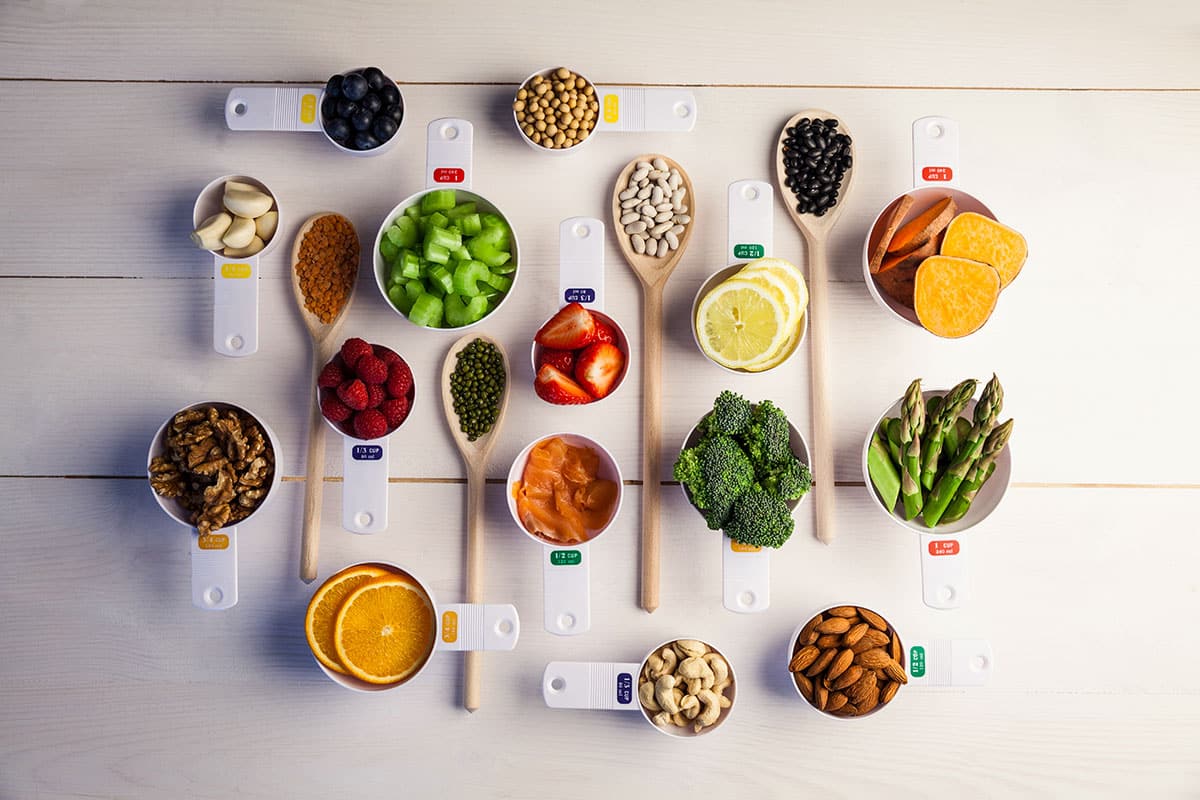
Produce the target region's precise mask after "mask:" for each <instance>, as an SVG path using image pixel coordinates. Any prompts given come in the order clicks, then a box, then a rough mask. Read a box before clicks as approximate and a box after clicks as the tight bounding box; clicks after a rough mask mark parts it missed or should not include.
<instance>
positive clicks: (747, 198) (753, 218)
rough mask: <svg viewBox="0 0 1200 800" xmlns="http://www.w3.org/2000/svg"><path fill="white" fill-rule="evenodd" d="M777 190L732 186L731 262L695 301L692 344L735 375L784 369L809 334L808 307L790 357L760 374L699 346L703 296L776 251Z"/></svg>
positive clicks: (754, 184)
mask: <svg viewBox="0 0 1200 800" xmlns="http://www.w3.org/2000/svg"><path fill="white" fill-rule="evenodd" d="M774 191H775V190H774V188H773V187H772V186H771V184H769V183H767V182H766V181H754V180H740V181H734V182H733V183H731V184H729V191H728V209H729V215H728V216H729V218H728V222H727V225H728V228H727V231H726V237H725V243H726V252H727V253H728V255H727V258H728V259H729V262H728V265H727V266H726V267H724V268H723V269H719V270H717V271H716V272H714V273H713V274H712V275H709V276H708V278H707V279H706V280H705V281H704V283H702V284H701V285H700V288H699V289H697V290H696V296H695V298H693V299H692V341H694V342H695V343H696V349H697V350H699V351H700V353H701V354H702V355H703V356H704V357H705V358H707V359H708V361H709V363H712V364H716V366H718V367H720V368H721V369H723V370H725V371H726V372H731V373H733V374H735V375H758V374H761V373H763V372H770V371H771V370H773V369H776V368H777V367H781V366H783V365H784V364H786V363H788V362H789V361H791V360H792V356H794V355H795V354H796V351H797V350H799V349H800V343H801V342H803V341H804V336H805V334H807V333H808V309H807V308H806V309H805V310H804V314H803V316H802V318H801V320H800V328H799V330H798V332H797V336H796V341H795V342H793V343H791V344H788V345H785V346H787V347H790V348H791V350H790V351H789V352H788V355H787V357H785V358H784V359H783V360H782V361H780V362H779V363H778V364H776V365H775V366H773V367H769V368H768V369H765V370H761V372H750V371H749V370H744V369H730V368H729V367H726V366H724V365H723V364H717V362H716V361H713V360H712V359H711V358H709V356H708V353H705V352H704V348H702V347H701V346H700V336H699V334H698V333H697V331H696V312H697V311H699V309H700V302H701V301H702V300H703V299H704V297H705V296H706V295H707V294H708V293H709V292H711V291H712V290H713V289H714V288H716V286H717V284H720V283H722V282H724V281H726V280H729V279H730V278H732V277H733V276H734V275H735V274H737V272H738V271H739V270H740V269H741V268H742V267H744V266H746V264H747V263H748V262H750V261H754V260H755V259H759V258H763V257H764V256H766V255H767V254H768V253H770V252H771V251H772V250H773V249H774V246H775V245H774V241H775V238H774V224H775V209H774V205H773V203H772V198H773V197H774Z"/></svg>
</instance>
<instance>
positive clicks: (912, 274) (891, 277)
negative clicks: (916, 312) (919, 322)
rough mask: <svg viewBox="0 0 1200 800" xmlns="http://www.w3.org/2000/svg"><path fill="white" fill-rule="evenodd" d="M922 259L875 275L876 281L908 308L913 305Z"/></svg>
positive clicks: (885, 291) (894, 298) (888, 293)
mask: <svg viewBox="0 0 1200 800" xmlns="http://www.w3.org/2000/svg"><path fill="white" fill-rule="evenodd" d="M920 263H921V262H920V261H913V262H912V263H911V264H907V265H904V266H899V267H896V268H894V269H889V270H888V271H887V272H881V273H879V274H878V275H876V276H875V283H876V284H877V285H878V286H879V288H880V289H882V290H883V292H884V294H886V295H887V296H888V297H890V298H892V299H893V300H895V301H896V302H897V303H899V304H900V305H902V306H905V307H906V308H912V307H913V290H914V289H915V286H916V280H917V266H918V265H919V264H920Z"/></svg>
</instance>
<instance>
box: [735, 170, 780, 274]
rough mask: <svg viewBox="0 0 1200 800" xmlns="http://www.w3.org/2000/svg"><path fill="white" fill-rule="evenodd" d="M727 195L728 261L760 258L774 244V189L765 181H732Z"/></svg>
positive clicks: (769, 250)
mask: <svg viewBox="0 0 1200 800" xmlns="http://www.w3.org/2000/svg"><path fill="white" fill-rule="evenodd" d="M728 197H729V200H728V203H729V220H728V225H729V228H728V231H727V234H726V247H727V249H728V253H727V255H728V263H733V262H735V261H751V260H753V259H756V258H762V257H763V256H765V255H766V254H767V253H769V252H771V250H772V249H774V246H775V227H774V226H775V208H774V189H772V188H771V184H769V183H767V182H766V181H750V180H744V181H734V182H733V183H731V184H729V195H728Z"/></svg>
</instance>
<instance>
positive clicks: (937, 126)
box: [926, 122, 946, 139]
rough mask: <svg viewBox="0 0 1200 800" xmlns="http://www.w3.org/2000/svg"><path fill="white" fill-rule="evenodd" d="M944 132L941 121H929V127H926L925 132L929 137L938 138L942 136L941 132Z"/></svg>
mask: <svg viewBox="0 0 1200 800" xmlns="http://www.w3.org/2000/svg"><path fill="white" fill-rule="evenodd" d="M945 132H946V131H945V130H944V129H943V128H942V126H941V123H938V122H931V123H929V127H928V128H926V133H928V134H929V138H930V139H940V138H942V134H943V133H945Z"/></svg>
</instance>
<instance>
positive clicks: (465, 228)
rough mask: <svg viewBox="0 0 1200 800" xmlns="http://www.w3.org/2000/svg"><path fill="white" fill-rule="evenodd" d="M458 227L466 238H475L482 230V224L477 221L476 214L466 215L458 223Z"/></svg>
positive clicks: (477, 216)
mask: <svg viewBox="0 0 1200 800" xmlns="http://www.w3.org/2000/svg"><path fill="white" fill-rule="evenodd" d="M458 226H459V228H461V229H462V232H463V233H464V234H465V235H467V236H475V235H477V234H478V233H479V232H480V231H481V230H483V223H482V222H480V221H479V215H478V214H467V215H466V216H465V217H462V218H461V219H460V220H459V221H458Z"/></svg>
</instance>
